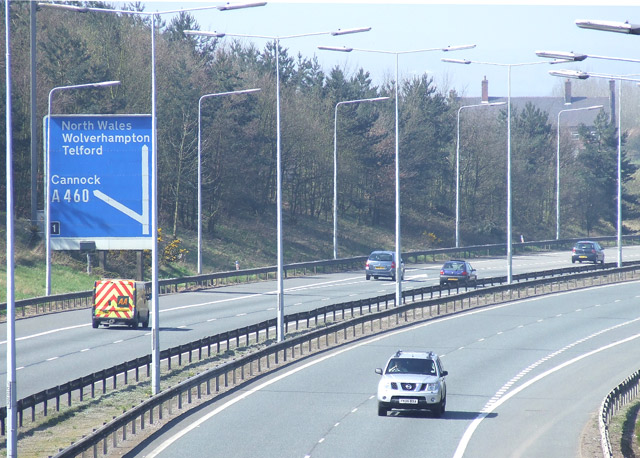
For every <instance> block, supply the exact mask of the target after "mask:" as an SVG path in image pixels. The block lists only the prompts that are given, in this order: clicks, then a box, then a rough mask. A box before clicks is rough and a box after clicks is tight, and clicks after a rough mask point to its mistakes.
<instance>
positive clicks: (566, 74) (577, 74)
mask: <svg viewBox="0 0 640 458" xmlns="http://www.w3.org/2000/svg"><path fill="white" fill-rule="evenodd" d="M549 75H551V76H559V77H561V78H572V79H578V80H586V79H587V78H589V76H590V75H589V74H588V73H585V72H581V71H580V70H551V71H549Z"/></svg>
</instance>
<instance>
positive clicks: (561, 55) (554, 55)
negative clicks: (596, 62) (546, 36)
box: [536, 51, 640, 63]
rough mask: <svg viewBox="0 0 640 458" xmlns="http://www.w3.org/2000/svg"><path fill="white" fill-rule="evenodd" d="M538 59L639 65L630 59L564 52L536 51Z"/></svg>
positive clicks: (637, 61) (636, 60)
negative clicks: (602, 60) (632, 63)
mask: <svg viewBox="0 0 640 458" xmlns="http://www.w3.org/2000/svg"><path fill="white" fill-rule="evenodd" d="M536 55H537V56H538V57H546V58H548V59H556V60H557V62H556V63H562V61H569V62H582V61H583V60H585V59H586V58H591V59H604V60H617V61H621V62H634V63H640V59H630V58H627V57H609V56H597V55H595V54H582V53H576V52H573V51H571V52H565V51H536Z"/></svg>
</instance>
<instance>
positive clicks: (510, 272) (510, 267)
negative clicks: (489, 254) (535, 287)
mask: <svg viewBox="0 0 640 458" xmlns="http://www.w3.org/2000/svg"><path fill="white" fill-rule="evenodd" d="M442 61H443V62H449V63H454V64H465V65H469V64H482V65H497V66H499V67H507V283H509V284H510V283H511V282H512V281H513V254H512V244H513V242H512V240H511V68H512V67H522V66H525V65H537V64H546V63H547V62H522V63H516V64H502V63H497V62H480V61H475V60H467V59H442Z"/></svg>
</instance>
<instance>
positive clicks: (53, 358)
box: [47, 356, 59, 361]
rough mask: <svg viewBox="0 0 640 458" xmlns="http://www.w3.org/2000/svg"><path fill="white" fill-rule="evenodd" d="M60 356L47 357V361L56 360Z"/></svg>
mask: <svg viewBox="0 0 640 458" xmlns="http://www.w3.org/2000/svg"><path fill="white" fill-rule="evenodd" d="M58 358H59V356H53V357H51V358H47V361H55V360H56V359H58Z"/></svg>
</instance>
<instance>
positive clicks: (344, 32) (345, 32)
mask: <svg viewBox="0 0 640 458" xmlns="http://www.w3.org/2000/svg"><path fill="white" fill-rule="evenodd" d="M369 30H371V27H359V28H356V29H338V30H336V31H334V32H331V35H333V36H334V37H335V36H338V35H349V34H351V33H360V32H368V31H369Z"/></svg>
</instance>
